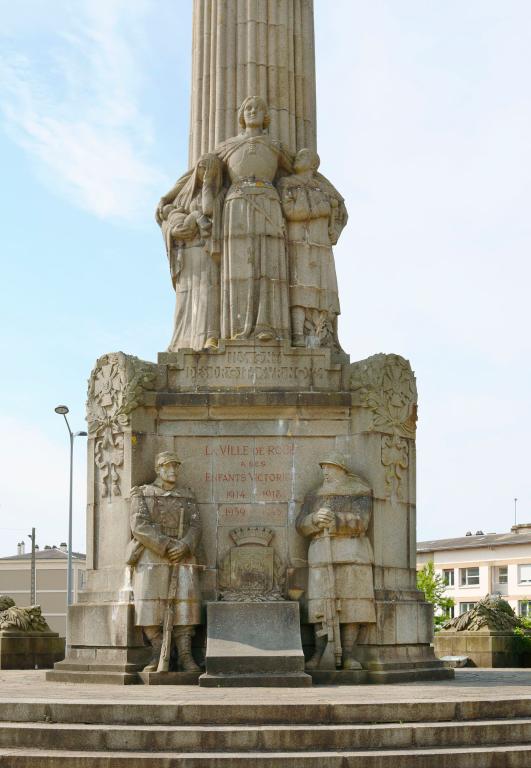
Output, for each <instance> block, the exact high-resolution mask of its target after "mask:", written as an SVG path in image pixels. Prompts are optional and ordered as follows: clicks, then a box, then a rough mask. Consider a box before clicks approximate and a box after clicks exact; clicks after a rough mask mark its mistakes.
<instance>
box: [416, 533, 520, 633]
mask: <svg viewBox="0 0 531 768" xmlns="http://www.w3.org/2000/svg"><path fill="white" fill-rule="evenodd" d="M429 561H433V564H434V567H435V572H436V573H437V574H439V575H440V576H442V578H443V580H444V582H445V584H446V585H447V590H446V592H445V596H446V597H451V598H452V599H453V600H454V602H455V607H454V608H453V611H451V612H450V616H457V615H459V614H461V613H465V612H466V611H468V610H470V608H472V607H473V605H474V604H475V603H477V602H478V600H481V599H482V598H483V597H485V595H500V596H501V597H503V599H504V600H507V602H508V603H509V604H510V605H511V607H512V608H513V609H514V611H515V613H516V614H517V615H519V616H529V617H530V618H531V524H525V525H515V526H513V527H512V528H511V533H488V534H484V533H482V532H481V531H478V532H477V533H476V534H471V533H469V534H467V535H466V536H463V537H461V538H455V539H438V540H435V541H421V542H419V543H418V544H417V570H418V569H420V568H422V566H423V565H425V564H426V563H427V562H429Z"/></svg>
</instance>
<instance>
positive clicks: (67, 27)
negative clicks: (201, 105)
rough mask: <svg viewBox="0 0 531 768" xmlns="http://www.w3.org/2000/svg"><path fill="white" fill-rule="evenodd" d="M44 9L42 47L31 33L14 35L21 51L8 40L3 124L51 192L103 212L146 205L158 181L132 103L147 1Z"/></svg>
mask: <svg viewBox="0 0 531 768" xmlns="http://www.w3.org/2000/svg"><path fill="white" fill-rule="evenodd" d="M49 11H50V13H53V15H54V16H55V19H56V22H57V24H56V26H55V30H54V33H53V35H51V34H50V29H49V28H48V30H47V39H46V43H47V45H46V49H45V50H43V49H42V48H41V49H39V48H36V49H34V48H33V46H32V45H31V44H30V37H31V36H29V35H28V37H27V38H25V39H26V41H27V42H28V45H27V48H28V52H21V45H20V39H17V49H18V50H17V49H16V48H15V46H14V45H13V39H11V40H9V39H8V40H7V41H6V45H5V50H4V52H3V54H2V59H1V63H2V69H3V80H4V87H3V92H4V97H3V100H2V103H1V104H0V108H1V111H2V115H3V118H4V124H5V128H6V130H7V132H8V134H9V136H10V137H11V139H12V140H13V141H14V142H15V143H17V144H18V145H19V146H20V147H22V148H23V149H24V150H25V151H26V152H27V153H28V155H29V156H30V157H31V158H33V159H34V160H35V161H36V163H37V167H38V170H39V171H40V172H41V173H40V175H41V177H42V178H43V179H45V180H46V182H45V183H47V184H48V185H52V186H53V187H54V189H55V191H57V192H59V193H60V194H62V195H63V196H65V197H67V198H68V199H69V200H70V201H71V202H72V203H74V204H75V205H77V206H79V207H81V208H83V209H85V210H87V211H89V212H91V213H93V214H95V215H96V216H99V217H101V218H122V219H127V220H133V219H134V218H135V217H136V216H137V215H138V214H139V213H140V212H141V211H143V212H144V213H145V210H146V209H147V210H151V207H152V203H153V199H155V198H156V197H157V194H158V192H159V191H160V188H161V186H164V183H165V182H164V176H163V174H162V173H161V172H160V171H159V170H158V169H157V168H156V166H155V165H154V164H153V162H152V161H151V160H150V147H151V144H152V130H151V126H150V122H149V120H148V119H147V118H146V116H145V115H143V114H142V113H141V110H140V107H139V104H140V101H141V95H142V94H141V91H142V86H143V75H142V61H143V53H144V52H143V50H142V45H143V38H142V20H143V18H144V17H145V15H146V13H147V6H146V4H145V3H144V2H142V1H141V0H136V2H135V3H128V2H125V1H124V0H112V2H102V1H101V0H85V1H84V2H79V3H76V4H75V8H74V6H72V5H71V4H68V3H63V2H57V3H54V4H52V5H51V6H49ZM21 36H22V37H23V33H22V32H19V33H18V34H17V38H20V37H21ZM23 40H24V38H23Z"/></svg>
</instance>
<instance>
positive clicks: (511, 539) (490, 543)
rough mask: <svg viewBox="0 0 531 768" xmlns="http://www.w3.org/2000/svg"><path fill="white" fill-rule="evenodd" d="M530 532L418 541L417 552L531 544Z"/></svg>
mask: <svg viewBox="0 0 531 768" xmlns="http://www.w3.org/2000/svg"><path fill="white" fill-rule="evenodd" d="M530 543H531V531H530V532H529V533H485V534H476V535H472V536H460V537H459V538H457V539H435V540H433V541H419V542H417V552H435V551H438V550H441V549H479V548H480V547H506V546H511V545H512V544H530Z"/></svg>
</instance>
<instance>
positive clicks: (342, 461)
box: [319, 451, 352, 475]
mask: <svg viewBox="0 0 531 768" xmlns="http://www.w3.org/2000/svg"><path fill="white" fill-rule="evenodd" d="M323 464H332V465H333V466H335V467H340V468H341V469H342V470H344V471H345V472H346V473H347V475H352V469H351V468H350V467H349V465H348V463H347V460H346V458H345V457H344V456H343V454H342V453H340V452H339V451H331V452H330V453H328V454H326V456H325V457H324V458H323V459H321V461H320V462H319V466H320V467H322V466H323Z"/></svg>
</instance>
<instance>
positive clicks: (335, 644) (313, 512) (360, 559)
mask: <svg viewBox="0 0 531 768" xmlns="http://www.w3.org/2000/svg"><path fill="white" fill-rule="evenodd" d="M320 465H321V468H322V471H323V482H322V483H321V485H320V486H319V487H318V488H316V489H315V490H314V491H311V492H310V493H308V494H307V495H306V497H305V499H304V503H303V505H302V509H301V511H300V513H299V516H298V518H297V522H296V527H297V531H298V532H299V533H300V534H301V535H302V536H307V537H308V538H309V539H310V546H309V549H308V568H309V570H308V620H309V622H310V623H311V624H314V625H315V653H314V655H313V656H312V658H311V659H310V660H309V661H308V662H307V664H306V667H307V668H308V669H318V668H320V667H323V668H324V661H325V659H326V657H327V655H330V656H331V662H332V664H331V666H332V667H334V666H338V667H339V666H342V667H343V669H360V668H361V665H360V663H359V661H358V660H357V659H356V653H355V643H356V640H357V637H358V632H359V629H360V626H361V625H364V624H372V623H374V622H375V621H376V613H375V607H374V587H373V568H372V564H373V560H374V558H373V551H372V546H371V543H370V541H369V539H368V537H367V528H368V527H369V522H370V517H371V511H372V493H371V489H370V488H369V486H368V485H367V483H365V481H364V480H362V478H360V477H358V476H356V475H354V474H353V473H352V472H351V470H350V469H349V467H348V466H347V464H346V463H345V459H344V458H343V457H342V456H341V455H340V454H337V453H334V454H331V455H330V456H327V457H325V458H324V459H323V460H322V461H321V462H320ZM327 638H328V641H327ZM330 651H332V653H331V654H327V652H330ZM334 657H335V659H334ZM327 668H330V663H329V662H328V659H327Z"/></svg>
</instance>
